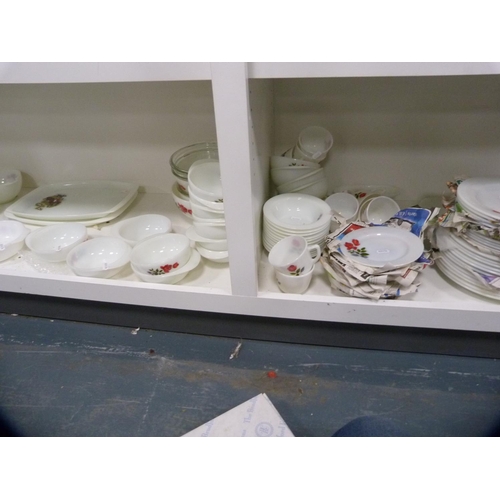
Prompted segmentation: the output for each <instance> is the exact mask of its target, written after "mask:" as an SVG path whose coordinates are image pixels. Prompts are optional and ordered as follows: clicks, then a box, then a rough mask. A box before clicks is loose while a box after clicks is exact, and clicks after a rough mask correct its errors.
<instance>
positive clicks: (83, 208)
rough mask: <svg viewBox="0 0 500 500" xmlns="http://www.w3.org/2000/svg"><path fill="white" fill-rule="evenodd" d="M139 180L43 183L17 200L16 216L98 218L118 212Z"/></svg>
mask: <svg viewBox="0 0 500 500" xmlns="http://www.w3.org/2000/svg"><path fill="white" fill-rule="evenodd" d="M138 188H139V186H138V185H137V184H132V183H129V182H114V181H82V182H63V183H57V184H48V185H45V186H40V187H38V188H36V189H34V190H33V191H30V192H29V193H28V194H26V195H25V196H23V197H22V198H20V199H19V200H17V201H16V202H14V203H13V204H12V205H11V206H10V207H9V211H10V212H11V213H12V214H14V215H15V216H17V217H23V218H26V219H32V220H45V221H65V222H68V221H81V220H87V219H97V218H100V217H106V216H107V215H109V214H111V213H114V212H117V211H118V210H120V209H121V208H122V207H124V206H125V205H126V204H127V203H128V202H129V201H130V200H132V199H133V198H134V197H135V196H136V194H137V190H138Z"/></svg>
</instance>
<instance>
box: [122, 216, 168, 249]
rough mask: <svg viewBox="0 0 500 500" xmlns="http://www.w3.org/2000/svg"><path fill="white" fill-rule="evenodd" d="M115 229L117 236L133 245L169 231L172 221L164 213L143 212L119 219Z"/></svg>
mask: <svg viewBox="0 0 500 500" xmlns="http://www.w3.org/2000/svg"><path fill="white" fill-rule="evenodd" d="M115 231H116V234H117V236H119V237H120V238H122V239H123V240H124V241H126V242H127V243H128V244H129V245H130V246H132V247H133V246H135V245H136V244H137V243H139V242H140V241H142V240H144V239H146V238H149V237H151V236H156V235H157V234H164V233H170V231H172V222H171V221H170V219H169V218H168V217H165V216H164V215H160V214H144V215H138V216H137V217H132V218H131V219H125V220H123V221H121V222H120V223H118V224H117V225H116V229H115Z"/></svg>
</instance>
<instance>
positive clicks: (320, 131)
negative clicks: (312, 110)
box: [294, 126, 333, 161]
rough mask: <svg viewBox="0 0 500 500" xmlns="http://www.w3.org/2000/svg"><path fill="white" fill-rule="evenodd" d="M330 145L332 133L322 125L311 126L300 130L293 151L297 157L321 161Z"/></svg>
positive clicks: (331, 143) (331, 144)
mask: <svg viewBox="0 0 500 500" xmlns="http://www.w3.org/2000/svg"><path fill="white" fill-rule="evenodd" d="M332 146H333V137H332V134H330V132H328V130H326V129H325V128H323V127H318V126H312V127H307V128H305V129H304V130H302V131H301V132H300V134H299V140H298V143H297V145H296V147H295V148H294V153H296V154H295V156H296V157H298V158H305V159H311V160H315V161H321V160H324V159H325V158H326V154H327V153H328V151H330V149H331V147H332Z"/></svg>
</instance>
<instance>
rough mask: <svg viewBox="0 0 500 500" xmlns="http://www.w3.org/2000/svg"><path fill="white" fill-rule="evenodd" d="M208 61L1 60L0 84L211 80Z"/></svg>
mask: <svg viewBox="0 0 500 500" xmlns="http://www.w3.org/2000/svg"><path fill="white" fill-rule="evenodd" d="M210 78H211V74H210V63H181V62H176V63H143V62H141V63H121V62H109V63H92V62H82V63H16V62H10V63H7V62H3V63H0V83H90V82H93V83H95V82H141V81H142V82H145V81H150V82H151V81H179V80H210Z"/></svg>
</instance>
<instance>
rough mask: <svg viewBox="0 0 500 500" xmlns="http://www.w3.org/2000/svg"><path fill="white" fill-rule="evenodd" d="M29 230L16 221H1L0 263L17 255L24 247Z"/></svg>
mask: <svg viewBox="0 0 500 500" xmlns="http://www.w3.org/2000/svg"><path fill="white" fill-rule="evenodd" d="M29 232H30V231H29V229H28V228H27V227H25V226H24V224H23V223H21V222H18V221H16V220H0V261H2V260H7V259H10V258H11V257H12V256H14V255H16V253H17V252H19V250H21V248H22V247H23V245H24V240H25V238H26V236H27V235H28V234H29Z"/></svg>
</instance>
